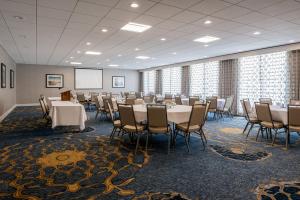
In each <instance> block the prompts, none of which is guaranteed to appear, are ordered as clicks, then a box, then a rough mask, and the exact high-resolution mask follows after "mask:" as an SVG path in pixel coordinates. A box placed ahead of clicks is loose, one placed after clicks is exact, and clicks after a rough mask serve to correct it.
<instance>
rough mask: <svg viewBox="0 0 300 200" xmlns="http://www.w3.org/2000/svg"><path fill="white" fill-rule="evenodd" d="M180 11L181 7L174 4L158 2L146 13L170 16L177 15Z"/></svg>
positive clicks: (163, 16)
mask: <svg viewBox="0 0 300 200" xmlns="http://www.w3.org/2000/svg"><path fill="white" fill-rule="evenodd" d="M180 11H181V9H179V8H176V7H173V6H167V5H163V4H156V5H155V6H153V7H152V8H151V9H150V10H148V11H147V12H146V14H147V15H151V16H154V17H160V18H169V17H172V16H174V15H176V14H177V13H179V12H180Z"/></svg>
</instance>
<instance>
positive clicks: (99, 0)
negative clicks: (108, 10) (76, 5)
mask: <svg viewBox="0 0 300 200" xmlns="http://www.w3.org/2000/svg"><path fill="white" fill-rule="evenodd" d="M79 1H80V2H87V3H94V4H97V5H104V6H109V7H114V6H115V5H116V4H117V3H118V1H119V0H109V1H108V0H79Z"/></svg>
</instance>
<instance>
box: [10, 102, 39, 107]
mask: <svg viewBox="0 0 300 200" xmlns="http://www.w3.org/2000/svg"><path fill="white" fill-rule="evenodd" d="M39 105H40V104H39V103H26V104H16V107H20V106H39Z"/></svg>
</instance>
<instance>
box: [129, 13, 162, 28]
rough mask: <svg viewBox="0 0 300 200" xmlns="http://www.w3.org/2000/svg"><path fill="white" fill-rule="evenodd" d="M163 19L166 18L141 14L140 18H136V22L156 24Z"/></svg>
mask: <svg viewBox="0 0 300 200" xmlns="http://www.w3.org/2000/svg"><path fill="white" fill-rule="evenodd" d="M162 21H164V19H162V18H158V17H153V16H150V15H141V16H139V17H138V18H136V19H135V20H134V22H136V23H140V24H147V25H150V26H154V25H156V24H159V23H161V22H162Z"/></svg>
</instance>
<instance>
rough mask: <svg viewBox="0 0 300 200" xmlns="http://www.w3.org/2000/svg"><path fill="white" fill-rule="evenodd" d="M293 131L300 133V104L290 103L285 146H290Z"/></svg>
mask: <svg viewBox="0 0 300 200" xmlns="http://www.w3.org/2000/svg"><path fill="white" fill-rule="evenodd" d="M291 132H297V133H298V134H299V135H300V105H288V126H287V132H286V142H285V147H286V148H288V143H289V140H290V134H291Z"/></svg>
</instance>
